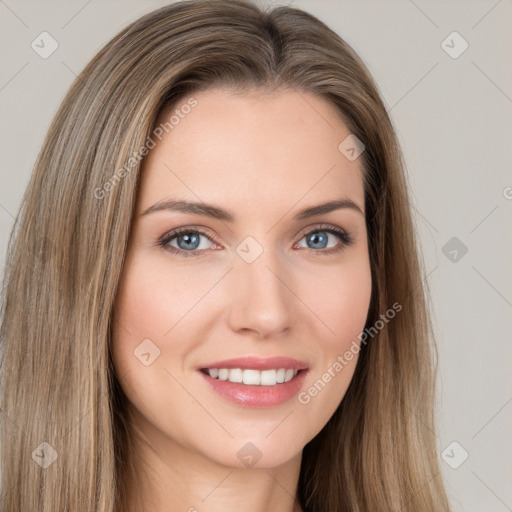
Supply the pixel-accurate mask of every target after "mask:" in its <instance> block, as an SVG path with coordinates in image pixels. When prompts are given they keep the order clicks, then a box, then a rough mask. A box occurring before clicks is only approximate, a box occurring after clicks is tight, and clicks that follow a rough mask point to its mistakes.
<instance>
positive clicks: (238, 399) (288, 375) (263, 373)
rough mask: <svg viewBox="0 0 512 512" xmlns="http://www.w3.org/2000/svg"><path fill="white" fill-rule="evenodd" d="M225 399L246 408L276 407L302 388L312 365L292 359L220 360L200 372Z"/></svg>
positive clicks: (253, 358)
mask: <svg viewBox="0 0 512 512" xmlns="http://www.w3.org/2000/svg"><path fill="white" fill-rule="evenodd" d="M199 370H200V373H201V375H203V376H204V378H205V380H206V381H207V383H208V384H209V385H210V387H211V389H213V390H214V391H215V392H216V393H218V394H219V395H221V396H222V397H224V398H226V399H228V400H229V401H231V402H234V403H236V404H238V405H242V406H244V407H260V408H261V407H273V406H275V405H279V404H281V403H283V402H286V401H287V400H289V399H290V398H292V397H293V396H294V395H296V394H297V392H298V391H299V390H300V388H301V387H302V384H303V382H304V379H305V377H306V374H307V373H308V365H307V363H304V362H303V361H298V360H296V359H291V358H288V357H271V358H267V359H261V358H257V357H244V358H239V359H230V360H224V361H217V362H215V363H211V364H208V366H207V367H202V368H200V369H199Z"/></svg>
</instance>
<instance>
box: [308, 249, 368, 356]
mask: <svg viewBox="0 0 512 512" xmlns="http://www.w3.org/2000/svg"><path fill="white" fill-rule="evenodd" d="M300 289H301V290H302V292H301V293H302V296H303V300H304V302H305V303H306V304H307V305H308V307H309V308H310V309H311V311H312V313H314V315H315V316H316V317H317V318H318V324H319V325H320V326H323V329H322V331H321V333H322V335H320V336H319V339H320V340H323V342H322V343H323V347H322V348H324V350H327V351H328V352H329V353H330V354H331V355H332V351H333V350H334V351H339V350H344V347H345V346H346V345H347V343H348V345H350V344H351V342H352V341H353V340H354V339H357V335H358V334H360V332H361V331H362V330H363V328H364V325H365V322H366V318H367V315H368V309H369V306H370V299H371V292H372V280H371V269H370V263H369V260H368V258H365V257H364V255H362V256H361V257H360V258H351V260H350V262H349V263H347V264H346V265H344V264H340V265H338V266H333V267H332V268H330V269H328V270H326V269H322V270H321V271H317V272H315V273H314V274H312V273H311V272H310V273H309V275H308V277H307V279H304V280H302V283H301V285H300ZM319 332H320V331H318V333H319Z"/></svg>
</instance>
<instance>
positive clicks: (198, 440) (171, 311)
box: [112, 89, 372, 512]
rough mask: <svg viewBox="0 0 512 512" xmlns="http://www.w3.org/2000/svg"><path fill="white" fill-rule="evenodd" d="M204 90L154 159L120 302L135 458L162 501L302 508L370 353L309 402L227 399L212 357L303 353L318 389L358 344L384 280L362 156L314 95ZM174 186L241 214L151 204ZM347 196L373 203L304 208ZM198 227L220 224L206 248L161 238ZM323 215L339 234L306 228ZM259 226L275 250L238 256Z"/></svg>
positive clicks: (186, 195) (117, 338) (117, 362)
mask: <svg viewBox="0 0 512 512" xmlns="http://www.w3.org/2000/svg"><path fill="white" fill-rule="evenodd" d="M193 97H194V98H195V99H196V100H197V102H198V103H197V106H196V107H195V108H193V109H192V110H191V111H190V113H189V114H188V115H187V116H184V118H183V119H180V121H179V124H177V125H175V126H174V128H173V129H172V130H171V131H169V133H168V134H166V133H165V132H164V135H163V137H162V140H161V141H159V142H158V143H157V145H156V146H155V147H154V148H153V149H151V151H150V152H149V154H148V156H147V157H146V159H145V160H144V164H143V169H142V171H141V186H140V189H139V194H138V198H137V204H136V211H135V212H134V220H133V224H132V232H131V236H130V241H129V247H128V254H127V259H126V263H125V266H124V268H123V271H122V276H121V281H120V285H119V290H118V295H117V298H116V303H115V308H114V319H115V322H114V326H113V340H112V343H113V347H112V349H113V357H114V366H115V370H116V375H117V377H118V378H119V381H120V383H121V386H122V388H123V390H124V392H125V394H126V396H127V397H128V400H129V409H128V411H129V414H130V426H131V427H132V429H133V431H134V432H135V435H136V442H135V443H134V445H133V446H132V449H131V456H133V457H134V458H136V460H137V462H136V467H137V470H138V471H139V470H140V472H141V475H142V472H144V477H142V476H141V475H138V476H137V479H136V482H137V483H141V484H142V486H143V493H142V499H143V502H144V507H145V510H148V511H151V512H157V511H158V512H160V511H164V510H165V511H167V512H168V511H171V512H173V511H189V512H193V511H198V512H203V511H214V510H215V511H218V510H222V511H223V512H230V511H239V510H244V511H245V512H261V510H267V511H269V512H278V511H279V512H292V511H293V512H296V511H299V510H301V509H300V507H299V505H298V502H297V501H296V500H294V497H295V496H296V492H297V483H298V478H299V471H300V463H301V455H302V450H303V448H304V446H305V445H306V444H307V443H308V442H309V441H310V440H311V439H312V438H313V437H315V435H316V434H318V432H320V430H321V429H322V428H323V427H324V425H325V424H326V423H327V421H328V420H329V418H330V417H331V416H332V414H333V413H334V411H335V410H336V408H337V406H338V405H339V403H340V401H341V400H342V398H343V396H344V395H345V392H346V390H347V387H348V385H349V383H350V380H351V379H352V376H353V373H354V369H355V365H356V362H357V355H355V356H354V358H353V359H352V360H351V361H350V362H349V363H348V364H347V365H346V366H344V368H343V370H342V371H340V372H338V373H335V375H336V376H335V377H333V378H332V379H331V380H330V382H328V383H327V384H326V385H325V386H324V387H323V389H322V390H321V392H319V393H318V394H317V395H316V396H314V397H311V400H310V401H309V403H307V404H301V403H300V402H299V401H298V400H297V396H295V397H294V398H292V399H291V400H289V401H287V402H285V403H284V404H281V405H279V406H276V407H271V408H267V409H261V408H260V409H258V408H246V407H242V406H239V405H235V404H233V403H231V402H228V401H226V400H225V399H223V398H222V397H220V396H218V395H217V394H215V393H214V392H213V391H211V390H210V388H209V386H207V385H206V383H205V382H204V380H203V378H202V377H201V375H200V374H199V373H198V370H197V368H198V367H200V366H203V367H205V366H208V363H210V362H213V361H216V360H219V359H230V358H235V357H242V356H250V355H253V356H259V357H270V356H276V355H282V356H288V357H292V358H296V359H299V360H303V361H306V362H307V363H308V365H309V374H308V375H307V378H306V381H305V383H304V385H303V387H302V390H307V389H308V388H310V387H311V386H312V385H313V383H314V382H316V381H318V380H319V379H320V378H321V377H322V374H324V373H325V372H326V371H327V370H328V368H329V367H332V365H333V363H334V362H335V361H336V359H337V357H338V356H340V355H343V353H345V351H347V350H348V349H349V348H350V346H351V345H352V344H353V342H354V340H355V341H358V340H357V335H358V334H359V333H361V331H362V330H363V329H364V325H365V321H366V317H367V313H368V308H369V304H370V296H371V287H372V283H371V273H370V262H369V254H368V240H367V232H366V224H365V218H364V206H365V205H364V188H363V180H362V169H361V159H360V158H358V159H356V160H355V161H349V160H348V159H347V158H345V156H344V155H343V154H342V153H341V152H340V151H339V150H338V145H339V144H340V142H341V141H343V140H344V139H345V138H346V137H347V136H348V135H349V134H350V131H349V130H348V128H347V127H346V125H345V124H344V123H343V121H342V119H341V118H340V116H339V115H338V113H337V112H336V110H334V108H333V107H332V106H331V105H330V104H328V103H327V102H326V101H325V100H323V99H320V98H316V97H314V96H312V95H309V94H308V93H305V92H301V93H300V94H299V93H297V92H295V91H292V90H282V91H279V92H277V93H274V94H272V95H268V94H263V92H262V91H259V90H252V91H250V92H248V93H247V92H246V93H244V94H243V95H234V94H232V93H230V92H229V91H227V90H223V89H214V90H209V91H204V92H201V93H198V94H195V95H194V96H193ZM187 99H188V98H187ZM185 102H186V100H184V101H183V103H182V104H181V105H184V104H185ZM174 108H177V107H176V106H175V107H174ZM168 116H169V112H163V113H162V114H161V116H160V118H159V120H158V121H157V122H158V123H160V122H165V121H166V120H167V119H168ZM155 140H156V139H155ZM171 197H173V198H180V199H185V200H189V201H199V202H201V201H204V202H207V203H213V204H215V205H218V206H220V207H222V208H225V209H227V210H229V211H231V212H232V213H233V214H234V215H235V222H233V223H230V222H227V221H223V220H219V219H215V218H211V217H208V216H205V215H194V214H190V213H182V212H177V211H171V210H164V211H157V212H153V213H150V214H147V215H142V213H143V212H144V211H145V210H146V209H147V208H149V207H150V206H152V205H154V204H155V203H158V202H159V201H161V200H163V199H168V198H171ZM341 198H344V199H351V200H352V201H353V202H354V203H356V204H357V205H358V206H359V208H360V209H361V211H362V212H363V214H362V213H360V212H358V211H356V210H354V209H349V208H344V209H338V210H335V211H332V212H329V213H324V214H321V215H318V216H316V217H313V218H309V219H305V220H302V221H295V220H293V219H292V217H293V215H294V214H295V213H296V212H297V211H299V210H301V209H304V208H306V207H308V206H314V205H318V204H321V203H324V202H327V201H330V200H333V199H341ZM321 224H327V225H329V226H333V227H339V228H341V229H343V230H345V231H346V232H348V233H349V234H350V236H351V237H352V238H353V243H352V245H349V246H343V240H342V239H340V238H339V237H338V236H337V235H335V234H329V233H326V232H325V231H322V228H321V227H319V228H318V229H317V230H315V228H316V227H317V226H321ZM198 226H201V227H203V228H205V229H206V231H207V234H208V237H206V236H204V235H201V236H200V238H199V245H198V244H197V243H195V242H194V243H193V244H192V245H190V240H189V241H188V245H187V240H184V239H183V235H182V236H181V237H179V236H178V237H175V238H174V239H172V241H169V242H168V246H169V245H171V246H172V247H174V248H175V249H179V248H181V249H182V251H183V252H186V251H187V250H188V251H189V252H191V251H193V250H194V249H195V250H196V252H199V251H203V252H201V253H200V254H199V255H196V256H194V255H193V256H189V257H185V256H180V255H175V254H172V253H170V252H169V251H168V250H166V249H165V248H163V247H161V246H159V245H158V239H159V238H160V237H161V236H162V235H164V234H166V233H168V232H169V231H171V230H172V229H175V228H179V227H187V228H190V229H195V228H197V227H198ZM308 227H310V228H312V230H315V231H314V234H317V235H323V236H324V237H325V236H327V237H328V242H327V244H325V243H324V245H321V244H320V245H315V240H314V234H313V236H311V235H303V234H302V231H303V230H304V229H305V228H308ZM247 236H252V237H253V238H254V239H255V240H256V241H257V242H258V243H259V244H260V246H261V247H262V248H263V252H262V254H261V255H260V256H259V257H258V258H257V259H256V260H255V261H253V262H252V263H248V262H247V261H245V260H244V259H243V258H242V257H240V256H239V254H238V253H237V252H236V248H237V246H238V245H239V244H240V243H241V242H242V241H243V240H244V239H245V238H246V237H247ZM194 244H195V245H194ZM339 244H342V250H340V251H338V252H334V253H331V254H327V253H326V251H328V250H329V249H330V248H331V247H335V246H338V245H339ZM187 247H188V248H187ZM146 339H150V340H151V342H152V343H153V344H154V345H155V346H157V347H158V349H159V350H160V355H159V357H157V358H156V359H155V360H154V361H153V362H152V363H151V364H150V365H149V366H145V365H144V364H141V361H140V360H139V359H138V358H137V357H135V356H134V350H135V349H136V348H137V347H138V346H139V345H140V343H141V342H142V340H146ZM248 442H251V443H253V444H254V445H255V446H256V447H257V449H258V450H259V451H260V452H261V454H262V456H261V458H260V459H259V460H258V461H257V463H256V464H254V465H253V466H252V467H247V466H246V465H245V464H244V463H243V462H242V461H241V460H240V459H239V458H238V457H237V452H238V451H239V450H240V449H241V448H242V447H243V446H244V445H245V444H246V443H248ZM137 496H138V497H141V495H140V494H137ZM135 499H136V496H135V495H132V496H130V497H129V500H130V502H131V503H133V504H134V503H135V501H134V500H135ZM131 510H135V505H133V508H131Z"/></svg>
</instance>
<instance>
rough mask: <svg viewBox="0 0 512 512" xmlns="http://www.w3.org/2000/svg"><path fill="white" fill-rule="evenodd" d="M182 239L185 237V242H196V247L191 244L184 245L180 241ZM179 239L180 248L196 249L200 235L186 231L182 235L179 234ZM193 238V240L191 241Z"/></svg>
mask: <svg viewBox="0 0 512 512" xmlns="http://www.w3.org/2000/svg"><path fill="white" fill-rule="evenodd" d="M181 239H184V240H185V244H194V243H196V245H195V246H194V247H190V246H187V245H185V247H182V246H181V245H182V244H180V243H179V241H180V240H181ZM177 240H178V246H180V249H196V248H197V246H198V245H199V235H198V234H191V233H185V234H181V235H178V236H177ZM191 240H193V241H191Z"/></svg>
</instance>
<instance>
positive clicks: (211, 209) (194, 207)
mask: <svg viewBox="0 0 512 512" xmlns="http://www.w3.org/2000/svg"><path fill="white" fill-rule="evenodd" d="M343 208H349V209H352V210H354V211H357V212H359V213H360V214H361V215H363V216H364V213H363V211H362V209H361V208H360V207H359V206H358V205H357V204H356V203H355V202H354V201H352V200H351V199H337V200H334V201H329V202H327V203H323V204H319V205H316V206H311V207H308V208H305V209H303V210H300V211H299V212H298V213H296V214H295V215H294V217H293V219H294V220H296V221H298V220H304V219H309V218H310V217H314V216H316V215H322V214H325V213H330V212H332V211H334V210H340V209H343ZM161 210H173V211H178V212H183V213H189V214H192V215H206V216H208V217H213V218H215V219H220V220H225V221H228V222H234V221H235V216H234V215H233V214H232V213H231V212H229V211H227V210H224V209H223V208H221V207H219V206H215V205H213V204H208V203H196V202H190V201H178V200H175V199H166V200H163V201H160V202H158V203H156V204H154V205H153V206H150V207H149V208H148V209H146V210H145V211H144V212H143V213H142V215H147V214H149V213H153V212H158V211H161Z"/></svg>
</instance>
